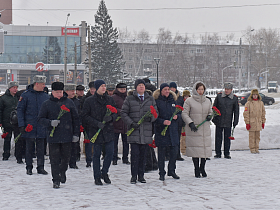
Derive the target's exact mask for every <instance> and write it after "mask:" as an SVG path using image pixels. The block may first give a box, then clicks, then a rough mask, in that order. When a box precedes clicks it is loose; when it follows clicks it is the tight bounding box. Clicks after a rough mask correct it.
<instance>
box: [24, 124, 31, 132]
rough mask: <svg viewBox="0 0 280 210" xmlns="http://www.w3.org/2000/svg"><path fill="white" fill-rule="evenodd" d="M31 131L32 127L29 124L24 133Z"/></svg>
mask: <svg viewBox="0 0 280 210" xmlns="http://www.w3.org/2000/svg"><path fill="white" fill-rule="evenodd" d="M32 130H33V126H32V125H30V124H28V125H27V126H26V128H25V131H26V132H30V131H32Z"/></svg>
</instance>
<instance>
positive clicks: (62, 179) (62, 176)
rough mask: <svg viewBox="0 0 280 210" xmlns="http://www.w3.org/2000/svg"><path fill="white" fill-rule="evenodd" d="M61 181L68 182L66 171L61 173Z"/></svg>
mask: <svg viewBox="0 0 280 210" xmlns="http://www.w3.org/2000/svg"><path fill="white" fill-rule="evenodd" d="M60 182H61V183H62V184H64V183H65V182H66V174H65V173H62V174H61V175H60Z"/></svg>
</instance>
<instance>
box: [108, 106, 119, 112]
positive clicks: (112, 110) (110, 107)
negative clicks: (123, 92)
mask: <svg viewBox="0 0 280 210" xmlns="http://www.w3.org/2000/svg"><path fill="white" fill-rule="evenodd" d="M106 108H107V109H109V110H110V111H111V112H112V113H117V112H118V111H117V109H116V108H115V107H113V106H111V105H107V106H106Z"/></svg>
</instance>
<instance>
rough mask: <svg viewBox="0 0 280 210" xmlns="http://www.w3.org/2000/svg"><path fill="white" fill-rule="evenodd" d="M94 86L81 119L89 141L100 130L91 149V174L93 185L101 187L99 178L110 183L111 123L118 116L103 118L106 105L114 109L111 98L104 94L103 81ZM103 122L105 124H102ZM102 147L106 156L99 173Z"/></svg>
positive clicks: (112, 149)
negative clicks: (87, 131) (87, 128)
mask: <svg viewBox="0 0 280 210" xmlns="http://www.w3.org/2000/svg"><path fill="white" fill-rule="evenodd" d="M94 86H95V88H96V92H95V93H94V95H93V96H90V97H88V98H87V99H86V100H85V103H84V106H83V112H82V117H83V120H84V122H85V123H86V124H87V125H88V127H89V134H88V136H89V139H91V138H92V137H93V136H94V135H95V134H96V133H97V131H98V130H99V129H101V131H100V133H99V135H98V137H97V139H96V141H95V142H94V147H93V150H94V151H93V172H94V179H95V184H96V185H102V182H101V178H103V179H104V182H105V183H107V184H110V183H111V181H110V179H109V176H108V171H109V167H110V165H111V161H112V159H113V153H114V138H115V135H114V126H113V122H114V121H115V120H116V118H117V116H118V115H117V114H116V113H112V114H111V115H110V116H105V115H106V112H107V108H106V106H107V105H111V106H113V107H116V104H115V102H114V100H113V98H112V97H110V96H108V95H107V94H105V92H106V84H105V82H104V81H103V80H96V81H95V82H94ZM103 121H105V122H106V123H105V124H103V123H102V122H103ZM103 145H105V151H106V154H105V157H104V161H103V166H102V169H101V171H100V156H101V151H102V146H103Z"/></svg>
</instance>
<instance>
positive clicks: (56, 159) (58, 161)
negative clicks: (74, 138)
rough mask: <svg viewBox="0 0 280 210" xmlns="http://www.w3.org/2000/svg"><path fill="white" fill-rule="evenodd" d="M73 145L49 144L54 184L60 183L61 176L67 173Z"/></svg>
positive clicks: (69, 143) (68, 143)
mask: <svg viewBox="0 0 280 210" xmlns="http://www.w3.org/2000/svg"><path fill="white" fill-rule="evenodd" d="M71 143H72V142H67V143H49V154H50V161H51V170H52V177H53V179H52V180H53V182H60V174H63V173H66V171H67V168H68V163H69V160H70V155H71Z"/></svg>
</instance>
